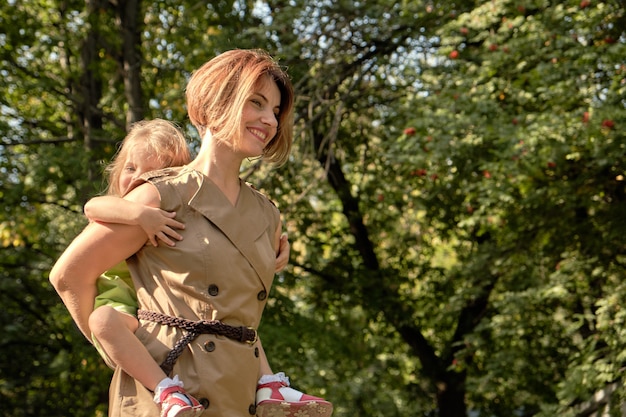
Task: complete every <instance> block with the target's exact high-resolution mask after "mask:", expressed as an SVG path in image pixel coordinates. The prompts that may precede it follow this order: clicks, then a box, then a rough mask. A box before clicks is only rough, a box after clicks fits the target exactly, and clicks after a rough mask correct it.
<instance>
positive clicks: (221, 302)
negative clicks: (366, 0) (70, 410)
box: [50, 50, 332, 417]
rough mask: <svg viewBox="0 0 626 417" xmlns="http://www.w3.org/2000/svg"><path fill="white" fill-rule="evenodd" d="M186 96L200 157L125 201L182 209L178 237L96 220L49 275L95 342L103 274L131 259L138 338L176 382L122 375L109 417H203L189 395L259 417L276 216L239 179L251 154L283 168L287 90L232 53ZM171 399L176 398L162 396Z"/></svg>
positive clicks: (280, 77) (211, 408)
mask: <svg viewBox="0 0 626 417" xmlns="http://www.w3.org/2000/svg"><path fill="white" fill-rule="evenodd" d="M186 96H187V108H188V112H189V118H190V120H191V122H192V123H193V124H194V126H195V127H196V128H197V129H198V132H199V133H200V135H201V137H202V145H201V148H200V151H199V152H198V156H197V157H196V158H195V159H194V160H193V161H192V162H191V163H190V164H188V165H187V166H184V167H180V168H168V169H164V170H161V171H157V172H153V173H150V174H149V175H146V176H144V177H143V181H145V182H144V183H143V184H141V185H138V186H137V187H136V188H134V189H133V191H131V192H130V193H129V194H128V195H127V196H126V197H125V198H127V199H129V200H131V201H135V202H137V203H141V204H146V205H149V206H153V207H159V208H161V209H162V210H165V211H169V212H176V213H177V215H176V218H177V220H179V221H181V222H182V223H184V224H185V229H184V230H181V231H180V234H181V236H182V237H183V239H182V240H181V241H180V242H178V243H176V245H175V246H166V245H160V246H158V247H154V246H152V245H146V234H145V232H144V231H143V230H142V229H141V228H140V227H139V226H133V225H122V224H100V223H91V224H89V225H88V226H87V227H86V228H85V230H84V231H83V232H82V233H81V234H80V235H79V236H78V237H77V238H76V239H75V240H74V241H73V242H72V244H71V245H70V246H69V247H68V249H67V250H66V251H65V253H63V255H62V256H61V257H60V258H59V260H58V262H57V263H56V265H55V266H54V268H53V270H52V271H51V273H50V280H51V282H52V283H53V285H54V287H55V288H56V290H57V292H58V293H59V295H60V296H61V298H62V299H63V301H64V303H65V304H66V306H67V308H68V310H69V311H70V313H71V315H72V317H73V318H74V320H75V321H76V323H77V325H78V326H79V328H80V329H81V331H82V332H83V333H84V334H85V335H89V334H90V329H89V322H88V319H89V315H90V313H91V312H92V311H93V307H94V297H95V295H96V284H95V283H96V280H97V278H98V276H99V275H100V274H102V273H103V272H104V271H106V270H108V269H109V268H111V267H113V266H114V265H116V264H118V263H119V262H120V261H123V260H126V261H127V264H128V266H129V270H130V271H131V275H132V278H133V283H134V285H135V288H136V290H137V297H138V300H139V306H140V311H139V312H138V314H139V318H140V319H141V325H140V327H139V329H138V330H137V331H136V335H137V337H138V338H139V339H140V340H141V341H142V342H143V343H144V345H145V346H146V347H147V348H148V350H149V351H150V353H151V354H152V356H153V357H154V358H155V359H156V360H157V361H158V362H159V363H161V365H162V368H163V369H165V370H166V372H167V373H168V375H170V376H172V377H173V378H172V379H170V378H167V381H166V380H164V381H161V383H159V384H157V385H156V386H155V387H145V386H144V385H142V384H140V383H138V382H137V381H136V380H135V379H133V378H132V377H130V376H129V375H127V374H126V373H124V372H123V371H121V370H120V369H119V368H117V369H116V371H115V374H114V376H113V381H112V382H111V390H110V407H109V415H111V416H133V417H137V416H145V417H148V416H157V415H159V412H163V410H164V409H165V407H169V406H170V405H171V403H169V402H167V401H170V400H172V401H174V402H175V405H176V406H177V407H183V408H184V407H185V404H187V406H188V410H189V413H190V414H189V415H198V414H195V410H197V405H196V403H195V401H194V400H193V397H195V398H197V399H198V402H199V403H200V404H202V406H203V410H202V411H201V415H202V416H206V417H210V416H216V417H217V416H228V417H238V416H242V417H243V416H250V415H254V414H255V413H256V403H255V392H256V386H257V379H258V369H259V367H261V368H262V369H264V370H265V372H264V373H271V370H269V365H267V364H266V363H263V361H261V359H260V356H262V355H260V352H261V350H262V346H261V344H260V341H258V339H257V335H256V330H255V329H256V328H257V327H258V325H259V322H260V319H261V314H262V312H263V309H264V307H265V304H266V300H267V294H268V293H269V291H270V287H271V284H272V280H273V277H274V268H275V259H276V253H277V252H278V248H279V239H280V235H281V222H280V213H279V211H278V209H277V208H276V207H275V206H274V205H273V204H272V203H271V202H270V201H269V200H268V199H267V198H266V197H265V196H263V195H262V194H260V193H259V192H257V191H255V190H254V189H252V188H251V187H250V186H248V185H246V184H245V183H244V182H243V181H241V180H240V178H239V172H240V167H241V163H242V161H243V160H244V159H245V158H255V157H259V156H262V157H263V158H265V159H266V160H268V161H269V162H272V163H275V164H277V165H280V164H282V163H284V162H285V161H286V159H287V157H288V155H289V152H290V149H291V142H292V127H293V89H292V85H291V82H290V80H289V78H288V76H287V75H286V74H285V73H284V72H283V71H282V69H281V68H280V67H279V66H278V65H277V64H276V62H274V61H273V60H272V58H271V57H270V56H269V55H267V54H266V53H264V52H262V51H258V50H233V51H228V52H225V53H223V54H221V55H219V56H217V57H215V58H214V59H212V60H211V61H209V62H207V63H206V64H204V65H203V66H202V67H201V68H200V69H198V70H197V71H196V72H195V73H194V74H193V75H192V77H191V79H190V81H189V84H188V86H187V93H186ZM178 377H180V380H182V381H184V388H185V389H183V388H182V387H180V386H178V385H179V383H178ZM283 388H285V387H283ZM153 391H154V392H153ZM172 392H174V394H176V395H175V398H174V399H170V398H164V397H163V396H162V394H164V393H172ZM187 392H188V393H189V394H187ZM153 396H154V401H153ZM272 397H276V396H275V395H272ZM164 400H165V402H166V405H165V406H164V405H163V404H162V403H163V402H164ZM317 400H319V399H314V400H312V401H308V402H306V403H307V404H309V403H310V405H309V406H310V408H311V410H312V413H310V415H311V416H315V415H328V413H329V412H330V411H331V410H332V406H330V409H329V403H327V402H325V401H323V400H320V401H317ZM157 403H159V404H157ZM315 413H317V414H315ZM320 413H321V414H320ZM178 415H181V414H178Z"/></svg>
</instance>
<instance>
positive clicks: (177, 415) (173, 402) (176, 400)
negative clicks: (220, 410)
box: [159, 385, 204, 417]
mask: <svg viewBox="0 0 626 417" xmlns="http://www.w3.org/2000/svg"><path fill="white" fill-rule="evenodd" d="M159 404H160V406H161V417H197V416H200V415H201V414H202V412H203V411H204V407H203V406H202V404H200V403H199V402H198V400H196V399H195V398H194V397H192V396H191V395H189V394H187V392H186V391H185V390H184V389H183V388H182V387H180V386H178V385H172V386H170V387H167V388H165V389H164V390H163V391H161V395H160V396H159Z"/></svg>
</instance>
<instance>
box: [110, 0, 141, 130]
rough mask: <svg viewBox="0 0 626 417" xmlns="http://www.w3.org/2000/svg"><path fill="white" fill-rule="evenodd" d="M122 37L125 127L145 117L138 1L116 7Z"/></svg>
mask: <svg viewBox="0 0 626 417" xmlns="http://www.w3.org/2000/svg"><path fill="white" fill-rule="evenodd" d="M117 13H118V16H119V19H120V32H121V35H122V55H121V59H122V62H121V64H120V65H121V69H122V75H123V78H124V95H125V96H126V101H127V103H128V110H127V111H126V126H127V128H128V126H129V125H130V124H132V123H134V122H136V121H138V120H141V119H143V118H144V117H145V108H144V103H143V90H142V89H141V64H142V59H141V26H142V24H141V23H142V20H141V19H140V17H141V7H140V2H139V0H126V1H120V2H119V3H118V6H117Z"/></svg>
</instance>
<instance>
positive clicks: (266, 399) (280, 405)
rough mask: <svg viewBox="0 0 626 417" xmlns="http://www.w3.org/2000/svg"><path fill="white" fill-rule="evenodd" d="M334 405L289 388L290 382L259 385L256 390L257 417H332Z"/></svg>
mask: <svg viewBox="0 0 626 417" xmlns="http://www.w3.org/2000/svg"><path fill="white" fill-rule="evenodd" d="M332 414H333V405H332V404H331V403H329V402H328V401H326V400H324V399H322V398H318V397H314V396H312V395H307V394H303V393H301V392H300V391H298V390H295V389H293V388H290V387H289V382H286V381H272V382H267V383H265V384H259V385H258V386H257V390H256V415H257V417H330V416H331V415H332Z"/></svg>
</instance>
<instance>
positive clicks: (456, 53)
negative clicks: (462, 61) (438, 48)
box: [449, 50, 459, 59]
mask: <svg viewBox="0 0 626 417" xmlns="http://www.w3.org/2000/svg"><path fill="white" fill-rule="evenodd" d="M449 56H450V59H457V58H458V57H459V51H457V50H454V51H452V52H450V55H449Z"/></svg>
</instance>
